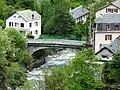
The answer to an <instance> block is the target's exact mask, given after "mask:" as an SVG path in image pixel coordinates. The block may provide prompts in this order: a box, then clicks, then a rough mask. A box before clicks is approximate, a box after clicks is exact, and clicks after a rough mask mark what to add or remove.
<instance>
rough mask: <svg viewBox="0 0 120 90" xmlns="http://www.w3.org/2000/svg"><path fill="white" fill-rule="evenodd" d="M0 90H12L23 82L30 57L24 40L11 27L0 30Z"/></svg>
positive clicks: (30, 60)
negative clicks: (9, 88)
mask: <svg viewBox="0 0 120 90" xmlns="http://www.w3.org/2000/svg"><path fill="white" fill-rule="evenodd" d="M0 35H1V37H0V46H1V47H0V90H7V86H10V87H11V88H12V89H13V90H15V88H16V87H18V86H21V85H23V84H24V82H25V80H26V74H25V73H26V70H27V67H28V66H29V65H30V64H31V62H32V58H31V56H30V55H29V54H28V52H27V50H26V40H25V38H24V36H23V35H22V34H20V32H19V31H18V30H15V29H13V28H11V29H6V30H0Z"/></svg>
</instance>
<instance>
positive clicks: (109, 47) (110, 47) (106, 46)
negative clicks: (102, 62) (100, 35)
mask: <svg viewBox="0 0 120 90" xmlns="http://www.w3.org/2000/svg"><path fill="white" fill-rule="evenodd" d="M118 37H120V36H118ZM118 37H117V38H118ZM117 38H116V39H115V40H114V41H113V42H111V43H110V44H102V45H101V48H100V50H99V51H98V52H96V53H95V54H96V55H97V54H98V53H100V52H101V51H102V50H104V49H107V50H108V51H109V52H111V53H116V52H117Z"/></svg>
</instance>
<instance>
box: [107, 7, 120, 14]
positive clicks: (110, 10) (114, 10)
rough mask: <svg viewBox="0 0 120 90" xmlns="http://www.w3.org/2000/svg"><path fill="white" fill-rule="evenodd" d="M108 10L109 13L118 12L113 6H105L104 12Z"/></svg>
mask: <svg viewBox="0 0 120 90" xmlns="http://www.w3.org/2000/svg"><path fill="white" fill-rule="evenodd" d="M107 12H109V13H113V12H115V13H118V9H113V8H106V13H107Z"/></svg>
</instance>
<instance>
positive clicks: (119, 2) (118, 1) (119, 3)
mask: <svg viewBox="0 0 120 90" xmlns="http://www.w3.org/2000/svg"><path fill="white" fill-rule="evenodd" d="M112 4H113V5H115V6H117V7H119V8H120V0H116V1H114V2H112Z"/></svg>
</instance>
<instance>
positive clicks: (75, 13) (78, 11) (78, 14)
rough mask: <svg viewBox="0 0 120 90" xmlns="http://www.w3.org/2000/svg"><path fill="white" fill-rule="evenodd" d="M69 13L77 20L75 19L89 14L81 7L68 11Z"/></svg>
mask: <svg viewBox="0 0 120 90" xmlns="http://www.w3.org/2000/svg"><path fill="white" fill-rule="evenodd" d="M69 12H70V14H71V15H72V16H73V18H74V19H77V18H79V17H81V16H83V15H86V14H88V13H89V11H88V10H87V9H85V8H83V7H81V6H79V7H77V8H75V9H73V10H70V11H69Z"/></svg>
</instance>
